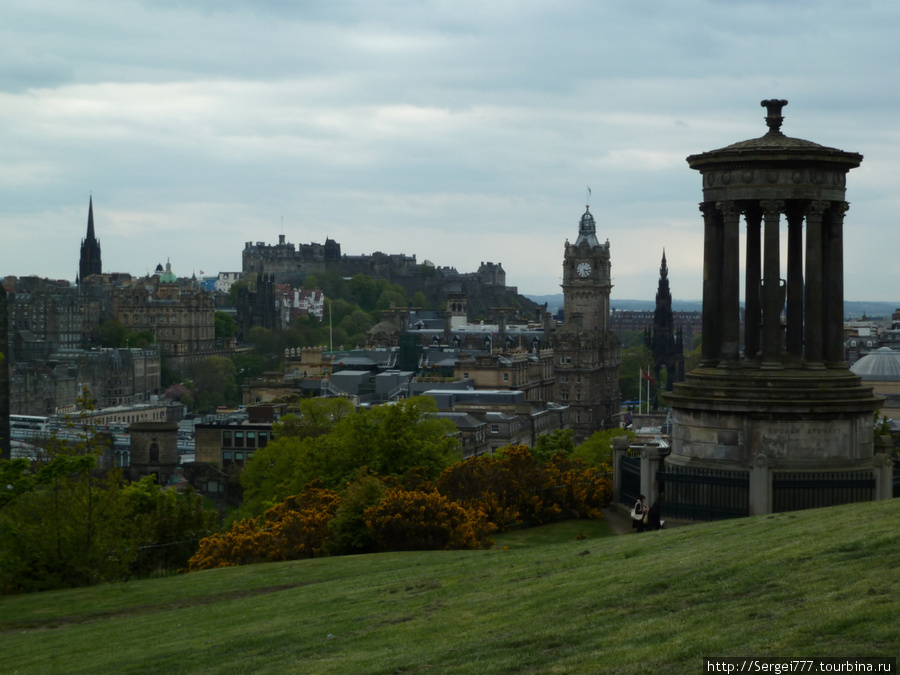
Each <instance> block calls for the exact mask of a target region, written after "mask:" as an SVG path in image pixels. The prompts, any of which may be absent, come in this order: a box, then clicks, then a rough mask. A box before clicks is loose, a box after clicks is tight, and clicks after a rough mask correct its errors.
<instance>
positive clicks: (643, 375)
mask: <svg viewBox="0 0 900 675" xmlns="http://www.w3.org/2000/svg"><path fill="white" fill-rule="evenodd" d="M641 379H642V380H647V381H648V382H650V384H656V381H655V380H654V379H653V376H652V375H651V374H650V371H649V370H647V372H644V369H643V368H641Z"/></svg>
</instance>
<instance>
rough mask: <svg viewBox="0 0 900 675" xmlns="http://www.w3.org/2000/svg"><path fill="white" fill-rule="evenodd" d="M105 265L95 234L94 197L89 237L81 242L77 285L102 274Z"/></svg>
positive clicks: (88, 225)
mask: <svg viewBox="0 0 900 675" xmlns="http://www.w3.org/2000/svg"><path fill="white" fill-rule="evenodd" d="M102 272H103V265H102V263H101V261H100V242H99V241H97V237H96V236H95V234H94V197H93V196H91V198H90V201H89V202H88V224H87V236H86V237H85V238H84V239H83V240H82V241H81V257H80V259H79V261H78V276H77V278H76V280H77V283H81V282H82V281H84V280H85V279H87V278H88V277H89V276H91V275H92V274H101V273H102Z"/></svg>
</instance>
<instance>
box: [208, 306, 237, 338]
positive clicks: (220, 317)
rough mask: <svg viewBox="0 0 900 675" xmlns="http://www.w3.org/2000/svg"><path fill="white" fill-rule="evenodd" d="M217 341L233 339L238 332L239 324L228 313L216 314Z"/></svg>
mask: <svg viewBox="0 0 900 675" xmlns="http://www.w3.org/2000/svg"><path fill="white" fill-rule="evenodd" d="M213 320H214V322H215V331H216V339H217V340H221V339H223V338H233V337H234V336H235V333H236V332H237V322H236V321H235V320H234V317H233V316H231V314H229V313H228V312H216V313H215V317H214V319H213Z"/></svg>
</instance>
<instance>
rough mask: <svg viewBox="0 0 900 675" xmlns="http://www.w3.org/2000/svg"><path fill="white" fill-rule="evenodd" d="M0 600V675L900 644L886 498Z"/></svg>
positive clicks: (828, 651)
mask: <svg viewBox="0 0 900 675" xmlns="http://www.w3.org/2000/svg"><path fill="white" fill-rule="evenodd" d="M566 532H567V537H566V538H567V541H564V542H562V543H555V544H554V543H548V544H544V545H533V546H524V547H523V546H519V547H513V546H510V548H509V549H508V550H502V549H499V550H496V549H495V550H491V551H474V552H471V551H467V552H461V551H450V552H426V553H392V554H380V555H371V556H356V557H345V558H331V559H318V560H310V561H302V562H293V563H282V564H269V565H259V566H253V567H242V568H230V569H222V570H212V571H208V572H201V573H195V574H190V575H184V576H179V577H170V578H165V579H156V580H148V581H141V582H131V583H126V584H117V585H108V586H100V587H94V588H87V589H77V590H71V591H62V592H53V593H42V594H35V595H30V596H15V597H7V598H2V599H0V663H2V664H3V672H4V673H26V672H27V673H32V672H34V673H53V672H60V673H63V672H64V673H110V672H115V673H155V672H160V673H163V672H164V673H177V672H191V673H290V672H302V673H307V672H308V673H405V672H412V671H425V672H434V673H494V672H498V673H520V672H554V673H581V672H585V673H593V672H601V673H699V672H701V659H702V657H704V656H724V655H734V656H747V655H750V656H763V655H780V656H788V657H794V658H809V657H813V656H847V657H850V656H863V655H868V656H897V655H898V654H900V574H898V570H900V500H893V501H890V502H879V503H870V504H855V505H850V506H843V507H835V508H831V509H822V510H815V511H804V512H798V513H790V514H779V515H773V516H763V517H758V518H748V519H743V520H736V521H729V522H721V523H710V524H699V525H692V526H690V527H682V528H677V529H671V530H664V531H661V532H654V533H646V534H642V535H636V534H630V535H625V536H617V537H602V538H599V537H594V538H588V539H586V540H581V541H576V540H575V539H574V537H572V536H571V527H569V528H568V529H567V530H566Z"/></svg>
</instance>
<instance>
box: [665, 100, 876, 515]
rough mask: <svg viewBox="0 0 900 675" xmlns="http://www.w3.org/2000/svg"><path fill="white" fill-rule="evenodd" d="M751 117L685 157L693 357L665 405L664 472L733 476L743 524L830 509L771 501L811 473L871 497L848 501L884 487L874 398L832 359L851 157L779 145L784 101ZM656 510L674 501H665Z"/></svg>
mask: <svg viewBox="0 0 900 675" xmlns="http://www.w3.org/2000/svg"><path fill="white" fill-rule="evenodd" d="M762 105H763V106H764V107H765V108H766V109H767V111H768V114H767V115H766V117H765V120H766V123H767V125H768V128H769V129H768V132H767V133H766V134H765V135H764V136H762V137H760V138H755V139H752V140H747V141H742V142H740V143H735V144H733V145H729V146H727V147H724V148H721V149H719V150H712V151H709V152H705V153H702V154H698V155H691V156H690V157H688V158H687V162H688V165H689V166H690V167H691V168H692V169H695V170H697V171H699V172H700V175H701V177H702V181H703V201H702V202H701V203H700V211H701V213H702V214H703V223H704V248H703V343H702V349H701V353H702V356H701V362H700V365H699V367H697V368H696V369H695V370H693V371H692V372H690V373H688V374H687V375H686V376H685V381H684V382H681V383H678V384H675V386H674V391H672V392H671V393H668V394H665V395H664V400H665V401H666V403H667V404H668V405H670V406H671V408H672V417H673V430H672V452H671V454H670V455H669V456H668V457H667V458H666V460H665V462H666V468H667V470H674V469H677V468H678V467H693V468H700V469H709V470H725V471H732V472H736V475H738V477H740V475H741V474H746V477H747V481H748V490H747V500H746V501H747V502H748V504H747V512H748V513H749V514H751V515H753V514H756V513H771V512H772V511H773V510H792V508H804V507H805V506H804V504H806V505H817V506H818V505H826V504H825V503H832V502H835V500H834V499H831V500H829V498H825V497H823V498H818V497H817V498H816V499H815V500H813V502H814V504H813V502H810V501H809V500H807V501H806V502H803V500H802V499H801V500H799V501H796V500H795V501H796V504H795V505H794V506H791V505H790V503H791V500H790V499H787V500H786V501H785V500H781V501H780V502H779V498H778V495H775V494H774V492H775V488H774V487H773V486H776V483H777V482H778V479H779V476H780V475H783V474H786V473H791V474H792V475H794V474H796V473H797V472H807V473H808V472H814V474H815V475H812V474H809V475H812V478H811V479H810V480H811V481H818V483H817V484H823V483H822V481H823V479H826V480H825V482H826V483H827V482H828V480H827V477H826V475H825V474H827V473H828V472H831V473H834V472H842V474H841V475H843V476H845V477H849V478H848V479H853V478H854V477H855V478H859V479H860V481H862V482H859V481H858V482H859V484H860V485H863V484H865V485H871V489H870V490H868V491H867V489H863V488H861V491H858V492H857V493H856V494H862V495H866V494H871V495H872V496H870V497H869V499H872V498H875V495H877V494H881V493H882V492H883V488H884V486H882V485H880V484H878V485H876V483H878V482H879V481H882V482H883V480H884V476H881V474H880V473H879V471H876V470H875V468H876V464H877V465H878V466H879V467H881V466H882V464H883V462H881V459H883V458H879V460H878V461H876V459H875V457H874V444H873V413H874V412H875V411H876V410H877V409H878V408H879V407H880V404H881V401H882V399H881V398H880V397H877V396H874V395H873V394H872V389H871V388H869V387H864V386H862V384H861V380H860V378H859V377H858V376H856V375H855V374H853V373H852V372H850V370H849V369H848V367H847V365H846V364H845V363H844V359H843V302H844V292H843V264H844V263H843V229H844V216H845V214H846V213H847V209H848V204H847V201H846V199H845V191H846V181H847V174H848V172H849V171H850V170H851V169H853V168H856V167H858V166H859V165H860V162H861V161H862V155H859V154H857V153H853V152H845V151H843V150H837V149H834V148H829V147H825V146H822V145H818V144H816V143H812V142H810V141H805V140H801V139H798V138H791V137H789V136H785V135H784V134H783V133H782V132H781V124H782V121H783V117H782V114H781V111H782V108H783V107H784V106H785V105H787V101H784V100H767V101H763V102H762ZM742 218H743V221H744V225H745V227H746V249H745V250H746V254H745V258H744V264H743V266H742V265H741V260H740V246H739V239H740V227H741V220H742ZM785 224H786V228H787V232H786V234H787V237H786V240H787V246H786V248H787V251H786V254H787V255H786V266H785V267H786V270H787V272H786V277H787V278H786V279H785V278H782V277H781V268H782V266H781V261H782V258H781V256H782V251H781V234H782V228H783V227H784V226H785ZM804 229H805V232H804ZM804 235H805V236H804ZM741 273H743V275H744V288H745V296H744V309H745V316H744V322H743V334H741V313H740V301H741V298H740V287H741V284H740V274H741ZM742 346H743V349H742ZM879 470H880V469H879ZM881 473H884V472H881ZM876 474H878V475H876ZM804 475H806V474H804ZM795 478H796V476H795ZM797 480H799V478H798V479H797ZM832 482H833V481H832ZM688 492H690V491H688ZM688 492H685V491H684V490H682V498H683V499H696V498H697V496H696V492H695V493H694V494H693V495H692V496H691V495H688ZM804 494H807V493H804ZM685 495H687V496H685ZM665 498H666V502H667V503H668V502H669V500H670V499H676V496H675V495H674V494H670V492H669V491H668V490H667V491H666V495H665ZM823 499H824V502H825V503H822V500H823ZM835 499H836V500H837V501H858V500H859V499H858V498H852V499H848V498H845V497H840V498H835Z"/></svg>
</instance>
